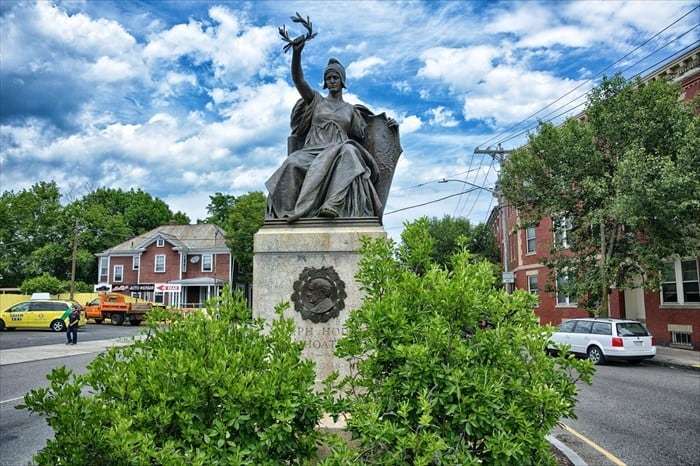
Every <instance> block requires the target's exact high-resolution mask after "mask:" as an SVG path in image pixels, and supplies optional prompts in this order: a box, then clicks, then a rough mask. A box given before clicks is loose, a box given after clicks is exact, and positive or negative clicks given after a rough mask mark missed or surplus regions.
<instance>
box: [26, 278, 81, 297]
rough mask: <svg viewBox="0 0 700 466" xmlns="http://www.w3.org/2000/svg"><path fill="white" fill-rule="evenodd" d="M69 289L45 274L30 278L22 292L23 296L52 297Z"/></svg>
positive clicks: (64, 283)
mask: <svg viewBox="0 0 700 466" xmlns="http://www.w3.org/2000/svg"><path fill="white" fill-rule="evenodd" d="M68 288H69V284H67V283H66V282H64V281H62V280H59V279H58V278H56V277H54V276H52V275H49V274H48V273H44V274H42V275H40V276H38V277H34V278H28V279H26V280H24V281H23V282H22V286H21V287H20V292H21V293H22V294H32V293H41V292H45V293H49V294H52V295H56V294H60V293H64V292H65V291H67V290H68ZM90 291H92V290H90Z"/></svg>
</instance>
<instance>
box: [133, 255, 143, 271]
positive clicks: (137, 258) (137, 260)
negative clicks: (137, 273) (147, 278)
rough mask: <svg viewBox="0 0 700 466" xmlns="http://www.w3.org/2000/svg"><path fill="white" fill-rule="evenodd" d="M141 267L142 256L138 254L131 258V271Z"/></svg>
mask: <svg viewBox="0 0 700 466" xmlns="http://www.w3.org/2000/svg"><path fill="white" fill-rule="evenodd" d="M140 266H141V256H140V255H138V254H136V255H134V256H133V257H132V258H131V270H138V269H139V267H140Z"/></svg>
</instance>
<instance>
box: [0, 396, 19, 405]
mask: <svg viewBox="0 0 700 466" xmlns="http://www.w3.org/2000/svg"><path fill="white" fill-rule="evenodd" d="M23 399H24V397H23V396H18V397H17V398H10V399H9V400H2V401H0V404H3V403H9V402H11V401H17V400H23Z"/></svg>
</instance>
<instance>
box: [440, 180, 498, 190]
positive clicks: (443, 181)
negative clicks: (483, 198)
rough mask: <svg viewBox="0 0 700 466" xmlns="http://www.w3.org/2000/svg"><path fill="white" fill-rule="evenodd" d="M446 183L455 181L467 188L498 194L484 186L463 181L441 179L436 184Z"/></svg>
mask: <svg viewBox="0 0 700 466" xmlns="http://www.w3.org/2000/svg"><path fill="white" fill-rule="evenodd" d="M448 181H456V182H458V183H464V184H467V185H469V186H473V187H474V188H477V189H483V190H484V191H488V192H490V193H491V194H498V193H496V191H494V190H493V189H491V188H487V187H485V186H479V185H478V184H474V183H470V182H469V181H464V180H456V179H454V180H453V179H447V178H443V179H441V180H438V183H447V182H448Z"/></svg>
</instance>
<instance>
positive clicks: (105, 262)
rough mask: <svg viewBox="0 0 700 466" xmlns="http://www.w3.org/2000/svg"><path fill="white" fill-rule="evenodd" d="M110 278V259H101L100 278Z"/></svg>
mask: <svg viewBox="0 0 700 466" xmlns="http://www.w3.org/2000/svg"><path fill="white" fill-rule="evenodd" d="M101 277H109V258H107V257H100V278H101Z"/></svg>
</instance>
